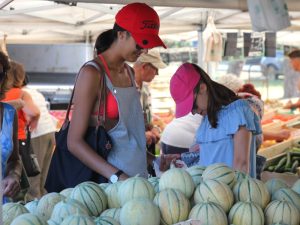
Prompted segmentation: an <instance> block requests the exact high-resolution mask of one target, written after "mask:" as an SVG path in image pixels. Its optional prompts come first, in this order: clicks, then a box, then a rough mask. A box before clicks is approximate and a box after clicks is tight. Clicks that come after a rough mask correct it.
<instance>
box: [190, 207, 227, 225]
mask: <svg viewBox="0 0 300 225" xmlns="http://www.w3.org/2000/svg"><path fill="white" fill-rule="evenodd" d="M189 219H194V220H200V221H201V224H212V225H227V224H228V223H227V216H226V214H225V212H224V210H223V209H222V207H221V206H219V205H218V204H216V203H213V202H202V203H200V204H196V205H195V206H194V207H193V208H192V210H191V212H190V214H189Z"/></svg>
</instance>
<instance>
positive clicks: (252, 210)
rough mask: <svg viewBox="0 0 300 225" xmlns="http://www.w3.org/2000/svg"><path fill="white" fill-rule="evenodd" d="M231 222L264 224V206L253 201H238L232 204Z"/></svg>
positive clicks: (254, 224)
mask: <svg viewBox="0 0 300 225" xmlns="http://www.w3.org/2000/svg"><path fill="white" fill-rule="evenodd" d="M228 219H229V222H230V223H232V224H241V225H264V221H265V219H264V213H263V211H262V208H261V207H260V206H259V205H257V204H256V203H253V202H237V203H236V204H234V205H233V206H232V208H231V209H230V212H229V216H228Z"/></svg>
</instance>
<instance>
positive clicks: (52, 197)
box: [36, 192, 66, 221]
mask: <svg viewBox="0 0 300 225" xmlns="http://www.w3.org/2000/svg"><path fill="white" fill-rule="evenodd" d="M65 198H66V197H65V196H63V195H61V194H58V193H55V192H52V193H48V194H46V195H44V196H43V197H42V198H41V199H40V200H39V203H38V205H37V207H36V215H38V216H40V217H41V218H43V219H44V220H46V221H47V220H49V219H50V217H51V214H52V211H53V208H54V206H55V205H56V204H57V203H58V202H60V201H61V200H63V199H65Z"/></svg>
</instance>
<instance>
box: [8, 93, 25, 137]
mask: <svg viewBox="0 0 300 225" xmlns="http://www.w3.org/2000/svg"><path fill="white" fill-rule="evenodd" d="M21 91H22V90H21V89H20V88H12V89H10V90H9V91H7V92H6V93H5V98H4V99H3V100H2V101H3V102H7V101H11V100H16V99H19V98H20V97H21ZM26 124H27V121H26V118H25V114H24V112H23V111H22V109H19V110H18V139H19V140H24V139H26Z"/></svg>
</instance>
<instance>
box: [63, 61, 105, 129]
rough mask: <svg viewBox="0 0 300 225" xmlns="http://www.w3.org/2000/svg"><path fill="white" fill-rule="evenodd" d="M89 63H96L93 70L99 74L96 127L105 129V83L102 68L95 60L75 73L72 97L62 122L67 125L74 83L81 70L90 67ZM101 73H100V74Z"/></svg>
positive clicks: (71, 99)
mask: <svg viewBox="0 0 300 225" xmlns="http://www.w3.org/2000/svg"><path fill="white" fill-rule="evenodd" d="M91 62H92V63H93V62H94V63H96V65H97V66H95V68H96V69H97V70H98V71H99V74H100V88H99V91H100V95H99V100H98V101H99V109H98V115H97V127H98V126H103V127H105V126H104V122H105V114H106V81H105V74H104V73H103V68H102V66H101V64H100V63H99V62H97V60H92V61H88V62H86V63H85V64H84V65H83V66H82V67H81V68H80V70H79V72H78V73H77V75H76V79H75V84H74V88H73V91H72V95H71V98H70V101H69V105H68V108H67V113H66V117H65V120H64V125H65V124H67V123H68V122H69V121H70V119H69V114H70V110H71V106H72V101H73V97H74V92H75V87H76V83H77V80H78V77H79V75H80V72H81V70H82V68H84V67H85V66H87V65H92V64H90V63H91ZM101 72H102V74H101ZM101 103H102V104H103V114H102V115H101V114H100V109H101Z"/></svg>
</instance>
